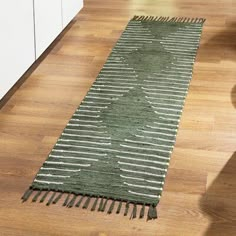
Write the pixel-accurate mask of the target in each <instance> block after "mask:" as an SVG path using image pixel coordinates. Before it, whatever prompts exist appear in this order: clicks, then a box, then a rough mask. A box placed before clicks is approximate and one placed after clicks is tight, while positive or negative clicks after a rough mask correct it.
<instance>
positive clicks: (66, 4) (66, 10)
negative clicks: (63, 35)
mask: <svg viewBox="0 0 236 236" xmlns="http://www.w3.org/2000/svg"><path fill="white" fill-rule="evenodd" d="M61 1H62V24H63V28H65V27H66V26H67V25H68V23H69V22H70V21H71V20H72V19H73V18H74V17H75V15H76V14H77V13H78V12H79V11H80V9H81V8H82V7H83V1H82V0H61Z"/></svg>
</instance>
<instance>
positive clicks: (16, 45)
mask: <svg viewBox="0 0 236 236" xmlns="http://www.w3.org/2000/svg"><path fill="white" fill-rule="evenodd" d="M33 16H34V15H33V2H32V0H24V1H19V0H7V1H0V28H1V36H0V74H1V78H0V99H1V98H2V97H3V96H4V95H5V94H6V92H7V91H8V90H9V89H10V88H11V87H12V86H13V85H14V84H15V82H16V81H17V80H18V79H19V78H20V77H21V76H22V75H23V73H24V72H25V71H26V70H27V69H28V68H29V67H30V65H31V64H32V63H33V62H34V59H35V51H34V20H33Z"/></svg>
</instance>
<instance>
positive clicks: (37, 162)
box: [0, 0, 236, 236]
mask: <svg viewBox="0 0 236 236" xmlns="http://www.w3.org/2000/svg"><path fill="white" fill-rule="evenodd" d="M142 14H145V15H163V16H185V17H205V18H206V19H207V21H206V23H205V26H204V29H203V35H202V40H201V45H200V49H199V51H198V56H197V61H196V63H195V66H194V76H193V80H192V82H191V86H190V90H189V94H188V96H187V100H186V104H185V108H184V112H183V116H182V119H181V125H180V129H179V132H178V136H177V142H176V146H175V149H174V152H173V154H172V159H171V165H170V168H169V171H168V176H167V179H166V184H165V188H164V192H163V196H162V199H161V202H160V204H159V207H158V212H159V219H158V220H156V221H150V222H146V221H145V220H140V219H135V220H132V221H131V220H129V218H128V217H124V216H123V215H122V214H121V215H116V214H112V215H106V214H104V213H99V212H90V211H87V210H81V209H75V208H72V209H67V208H63V207H61V205H60V204H57V205H53V206H50V207H47V206H45V205H42V204H33V203H31V202H27V203H24V204H22V203H21V201H20V197H21V195H22V193H23V192H24V191H25V189H26V188H27V187H28V186H29V184H30V183H31V181H32V179H33V178H34V176H35V174H36V173H37V171H38V169H39V167H40V166H41V165H42V163H43V161H44V160H45V158H46V157H47V154H48V153H49V152H50V150H51V148H52V147H53V145H54V144H55V142H56V140H57V138H58V136H59V135H60V133H61V132H62V130H63V128H64V126H65V125H66V124H67V122H68V120H69V118H70V117H71V115H72V114H73V113H74V110H75V109H76V108H77V106H78V105H79V104H80V102H81V100H82V99H83V97H84V96H85V94H86V92H87V91H88V89H89V88H90V86H91V85H92V83H93V81H94V80H95V78H96V76H97V74H98V73H99V70H100V69H101V67H102V65H103V64H104V62H105V60H106V58H107V56H108V55H109V53H110V51H111V49H112V47H113V46H114V44H115V42H116V41H117V39H118V38H119V36H120V35H121V33H122V31H123V29H124V27H125V26H126V24H127V22H128V20H129V19H130V18H131V17H132V16H133V15H142ZM0 150H1V152H0V189H1V191H0V235H3V236H5V235H6V236H9V235H17V236H20V235H24V236H37V235H40V236H43V235H45V236H46V235H47V236H48V235H63V236H64V235H90V236H95V235H99V236H105V235H112V236H113V235H119V236H121V235H135V236H138V235H140V236H144V235H148V236H152V235H158V236H159V235H169V236H189V235H194V236H195V235H207V236H223V235H225V236H231V235H236V153H235V151H236V1H234V0H219V1H211V0H209V1H204V0H199V1H194V0H191V1H190V0H189V1H187V0H159V1H153V0H113V1H108V0H104V1H99V0H85V6H84V8H83V9H82V10H81V12H80V13H79V14H78V16H77V17H76V19H75V20H74V21H73V22H72V23H71V24H70V27H69V28H68V29H67V30H66V32H64V35H63V36H62V37H60V38H59V39H58V40H57V41H56V42H55V43H54V46H53V47H52V48H51V50H50V51H48V55H47V56H46V57H45V58H44V60H43V61H42V62H41V63H40V64H39V65H38V67H37V68H36V69H35V70H34V71H33V73H32V74H31V75H30V76H29V77H28V78H27V79H26V81H25V82H24V83H23V85H22V86H21V87H20V88H19V89H18V90H17V91H16V92H15V93H14V95H13V96H12V97H11V98H10V99H9V101H8V102H7V103H6V104H5V105H4V106H3V107H2V109H1V110H0Z"/></svg>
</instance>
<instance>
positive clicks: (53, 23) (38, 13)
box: [21, 0, 62, 58]
mask: <svg viewBox="0 0 236 236" xmlns="http://www.w3.org/2000/svg"><path fill="white" fill-rule="evenodd" d="M21 2H22V1H21ZM61 4H62V2H61V0H50V1H49V0H34V7H35V38H36V57H37V58H38V57H39V56H40V55H41V54H42V53H43V52H44V51H45V49H46V48H47V47H48V46H49V45H50V44H51V43H52V42H53V40H54V39H55V38H56V37H57V36H58V35H59V34H60V32H61V31H62V10H61Z"/></svg>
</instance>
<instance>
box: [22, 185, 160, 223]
mask: <svg viewBox="0 0 236 236" xmlns="http://www.w3.org/2000/svg"><path fill="white" fill-rule="evenodd" d="M42 192H44V193H43V194H42ZM33 194H34V196H32V202H33V203H34V202H40V203H42V202H46V206H50V205H51V204H56V203H58V202H59V200H61V198H62V196H63V195H65V198H64V199H65V200H64V201H63V204H62V206H64V207H68V208H72V207H80V206H81V205H82V209H88V208H89V206H90V202H91V199H92V198H93V199H94V202H93V204H91V209H90V210H91V211H96V210H97V211H98V212H99V211H100V212H107V214H112V213H116V214H120V213H121V211H122V209H123V212H124V216H128V215H129V216H130V219H135V218H137V216H139V219H142V218H144V216H145V215H146V217H147V220H152V219H157V210H156V206H155V205H150V204H147V203H143V204H142V203H137V202H129V201H128V202H126V204H125V205H124V204H122V203H124V202H125V201H122V200H121V199H111V198H106V197H100V196H86V195H79V194H77V193H65V192H61V191H60V190H58V191H50V190H43V189H39V190H38V189H32V188H29V189H28V190H27V191H26V192H25V193H24V195H23V196H22V198H21V199H22V202H26V201H27V200H29V199H30V197H31V195H33ZM40 195H42V196H41V199H40ZM79 196H80V199H79V200H78V202H77V203H76V199H77V198H78V197H79ZM46 200H47V201H46ZM108 201H109V202H110V205H109V208H108V209H107V210H106V206H107V205H108ZM82 202H83V204H82ZM116 204H117V209H116V210H115V205H116ZM138 205H140V206H141V208H140V211H139V214H138ZM148 206H149V210H148V211H147V213H146V214H145V208H146V207H148ZM96 208H97V209H96Z"/></svg>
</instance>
